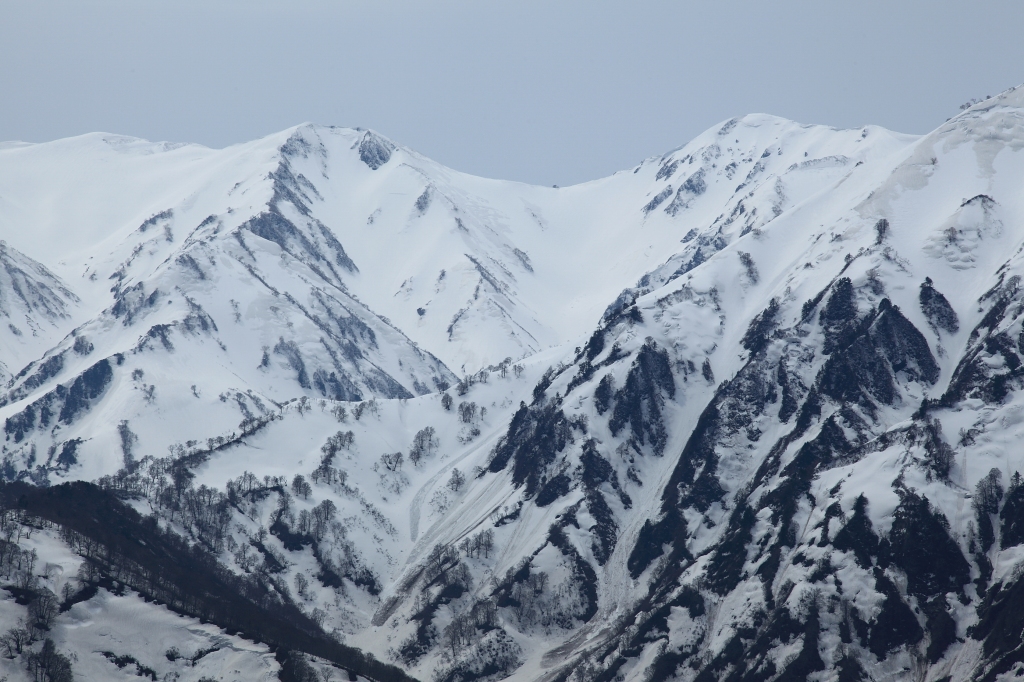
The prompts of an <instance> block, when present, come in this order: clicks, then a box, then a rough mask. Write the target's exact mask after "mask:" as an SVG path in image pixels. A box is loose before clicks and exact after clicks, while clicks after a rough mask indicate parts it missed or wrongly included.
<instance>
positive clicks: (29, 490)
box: [0, 87, 1024, 682]
mask: <svg viewBox="0 0 1024 682" xmlns="http://www.w3.org/2000/svg"><path fill="white" fill-rule="evenodd" d="M0 237H2V239H3V241H0V387H2V388H0V424H2V425H3V437H2V440H0V475H2V480H3V482H2V483H0V586H2V587H3V591H0V596H2V598H0V679H7V680H9V681H10V682H14V681H15V680H52V681H61V682H64V681H66V680H72V679H76V680H140V679H151V680H154V681H164V680H178V681H179V682H189V681H198V680H239V681H242V680H245V681H249V680H275V679H279V680H285V681H286V682H288V681H299V682H312V681H314V680H321V681H327V680H332V679H333V680H356V679H363V680H372V681H375V682H391V681H405V680H413V679H415V680H422V681H424V682H427V681H429V682H469V681H470V680H499V679H508V680H516V681H522V682H526V681H531V682H532V681H538V682H540V681H543V682H569V681H572V682H584V681H587V682H589V681H607V682H611V681H613V680H615V681H618V680H630V681H638V682H639V681H645V682H646V681H661V680H680V681H684V682H712V681H715V682H717V681H729V682H741V681H742V682H746V681H751V682H753V681H763V682H774V681H790V680H793V681H795V680H813V681H815V682H825V681H827V680H828V681H840V682H858V681H865V682H866V681H868V680H873V681H882V680H914V681H918V682H940V681H942V682H959V681H961V680H978V681H979V682H980V681H986V682H989V681H995V680H1011V679H1015V678H1018V677H1021V676H1024V476H1022V473H1021V472H1022V471H1024V449H1022V448H1021V446H1020V443H1021V442H1022V441H1024V280H1022V276H1024V87H1021V88H1018V89H1014V90H1010V91H1007V92H1005V93H1003V94H1001V95H999V96H997V97H993V98H990V99H988V100H985V101H982V102H979V103H977V104H974V105H973V106H971V107H969V108H966V109H965V110H964V111H962V112H961V113H959V115H957V116H955V117H953V118H951V119H950V120H948V121H947V122H946V123H945V124H943V125H942V126H941V127H939V128H938V129H937V130H935V131H934V132H932V133H930V134H928V135H925V136H910V135H902V134H896V133H893V132H890V131H887V130H884V129H881V128H877V127H871V126H869V127H865V128H862V129H858V130H835V129H832V128H828V127H822V126H808V125H801V124H797V123H793V122H791V121H787V120H783V119H779V118H775V117H771V116H766V115H751V116H746V117H743V118H737V119H732V120H729V121H727V122H724V123H722V124H720V125H718V126H715V127H714V128H712V129H711V130H708V131H707V132H705V133H704V134H702V135H700V136H699V137H697V138H696V139H695V140H693V141H692V142H690V143H689V144H687V145H685V146H683V147H681V148H679V149H676V150H674V151H671V152H668V153H666V154H664V155H663V156H660V157H656V158H650V159H647V160H645V161H644V162H643V163H641V164H640V165H638V166H637V167H635V168H632V169H629V170H627V171H622V172H620V173H617V174H615V175H613V176H611V177H608V178H604V179H601V180H596V181H594V182H589V183H585V184H582V185H577V186H573V187H564V188H556V187H551V188H548V187H535V186H528V185H523V184H518V183H513V182H504V181H497V180H486V179H482V178H478V177H473V176H469V175H465V174H462V173H459V172H456V171H454V170H451V169H448V168H445V167H443V166H441V165H439V164H437V163H435V162H433V161H431V160H429V159H427V158H424V157H423V156H421V155H419V154H417V153H415V152H414V151H412V150H409V149H407V148H404V147H402V146H400V145H398V144H397V143H395V142H392V141H391V140H389V139H387V138H386V137H384V136H382V135H380V134H378V133H376V132H373V131H368V130H359V129H347V128H331V127H321V126H315V125H301V126H298V127H295V128H292V129H289V130H286V131H284V132H282V133H280V134H276V135H272V136H269V137H267V138H264V139H261V140H257V141H255V142H251V143H247V144H241V145H236V146H233V147H229V148H226V149H221V150H216V149H208V148H205V147H201V146H198V145H188V144H169V143H153V142H147V141H144V140H140V139H135V138H128V137H122V136H118V135H110V134H101V133H96V134H91V135H85V136H81V137H76V138H71V139H64V140H58V141H56V142H50V143H45V144H23V143H5V144H3V145H0ZM5 676H6V677H5Z"/></svg>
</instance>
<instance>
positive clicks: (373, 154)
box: [359, 130, 395, 170]
mask: <svg viewBox="0 0 1024 682" xmlns="http://www.w3.org/2000/svg"><path fill="white" fill-rule="evenodd" d="M394 150H395V145H393V144H391V142H389V141H388V140H386V139H384V138H383V137H381V136H380V135H377V134H376V133H374V132H373V131H370V130H368V131H366V133H364V134H363V139H362V140H360V141H359V158H360V160H361V161H362V162H363V163H365V164H366V165H367V166H369V167H370V170H377V169H378V168H380V167H381V166H383V165H384V164H386V163H387V162H388V161H390V160H391V152H393V151H394Z"/></svg>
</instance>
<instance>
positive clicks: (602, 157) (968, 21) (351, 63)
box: [0, 0, 1024, 185]
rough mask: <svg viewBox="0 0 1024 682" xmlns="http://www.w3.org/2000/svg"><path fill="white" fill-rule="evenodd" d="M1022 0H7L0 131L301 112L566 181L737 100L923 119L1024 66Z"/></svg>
mask: <svg viewBox="0 0 1024 682" xmlns="http://www.w3.org/2000/svg"><path fill="white" fill-rule="evenodd" d="M1022 26H1024V2H1021V1H1020V0H1004V1H998V2H986V1H984V0H972V1H969V2H968V1H961V0H943V1H941V2H936V1H935V0H931V1H929V2H924V1H918V0H913V1H910V0H905V1H902V0H886V1H882V0H866V1H865V0H861V1H859V2H834V1H831V0H815V1H813V2H812V1H792V2H788V1H783V0H777V1H770V0H760V1H757V2H754V1H749V0H715V1H706V2H667V1H661V2H651V1H646V0H629V1H628V2H626V1H620V2H608V1H602V0H586V1H578V2H577V1H562V0H544V1H535V0H518V1H517V2H490V1H486V0H476V1H474V2H468V1H463V2H454V1H443V0H437V1H432V0H415V1H411V0H401V1H399V0H395V1H391V2H387V1H384V0H376V1H367V2H362V1H351V2H346V1H341V0H335V1H333V2H328V1H326V0H319V1H315V0H289V1H288V2H268V1H264V0H246V1H244V2H242V1H237V0H202V1H192V0H175V1H174V2H161V1H157V0H131V1H127V0H122V1H116V2H115V1H113V0H107V1H97V0H74V1H73V2H71V1H66V2H53V1H48V0H32V1H31V2H25V1H23V0H0V140H12V139H20V140H28V141H34V142H38V141H45V140H51V139H56V138H59V137H65V136H69V135H77V134H80V133H85V132H90V131H95V130H103V131H107V132H117V133H124V134H129V135H137V136H139V137H145V138H148V139H152V140H175V141H193V142H201V143H203V144H206V145H210V146H216V147H221V146H225V145H229V144H232V143H235V142H241V141H245V140H250V139H253V138H256V137H260V136H263V135H266V134H269V133H272V132H275V131H277V130H281V129H283V128H286V127H289V126H291V125H295V124H297V123H302V122H305V121H312V122H316V123H324V124H333V125H345V126H362V127H368V128H373V129H375V130H377V131H379V132H381V133H383V134H385V135H387V136H389V137H391V138H392V139H394V140H395V141H397V142H399V143H401V144H405V145H407V146H410V147H412V148H414V149H416V150H418V151H420V152H421V153H423V154H426V155H427V156H430V157H432V158H434V159H436V160H438V161H440V162H442V163H445V164H447V165H449V166H451V167H454V168H456V169H459V170H463V171H467V172H471V173H476V174H480V175H485V176H490V177H500V178H508V179H514V180H522V181H526V182H534V183H541V184H555V183H557V184H560V185H566V184H570V183H574V182H580V181H584V180H589V179H593V178H597V177H601V176H603V175H607V174H609V173H612V172H614V171H616V170H619V169H624V168H628V167H631V166H633V165H634V164H636V163H637V162H639V161H640V160H641V159H643V158H644V157H647V156H650V155H653V154H659V153H661V152H663V151H666V150H668V149H671V148H674V147H676V146H679V145H681V144H683V143H685V142H686V141H688V140H689V139H691V138H692V137H694V136H695V135H697V134H698V133H700V132H701V131H702V130H704V129H706V128H708V127H710V126H712V125H714V124H715V123H717V122H718V121H721V120H723V119H726V118H729V117H730V116H734V115H739V114H744V113H749V112H767V113H772V114H777V115H780V116H785V117H788V118H792V119H796V120H799V121H802V122H808V123H825V124H829V125H834V126H842V127H846V126H859V125H862V124H865V123H875V124H879V125H883V126H886V127H889V128H892V129H895V130H899V131H903V132H912V133H924V132H927V131H929V130H931V129H932V128H934V127H935V126H937V125H939V124H940V123H942V122H943V121H944V120H945V119H946V118H948V117H949V116H952V115H953V114H955V113H956V112H957V110H958V106H959V105H960V104H961V103H963V102H964V101H966V100H968V99H970V98H973V97H979V96H984V95H989V94H995V93H997V92H999V91H1000V90H1003V89H1006V88H1008V87H1011V86H1014V85H1018V84H1020V83H1022V82H1024V41H1022V40H1021V36H1020V31H1021V27H1022Z"/></svg>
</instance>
